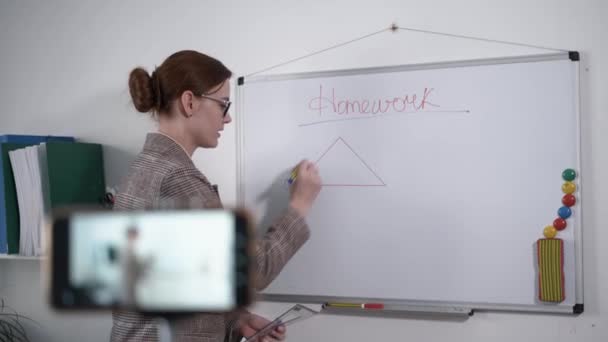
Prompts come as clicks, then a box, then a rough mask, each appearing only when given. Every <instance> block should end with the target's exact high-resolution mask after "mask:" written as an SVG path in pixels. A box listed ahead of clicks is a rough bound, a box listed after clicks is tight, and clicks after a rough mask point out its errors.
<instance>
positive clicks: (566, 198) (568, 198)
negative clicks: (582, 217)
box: [562, 194, 576, 207]
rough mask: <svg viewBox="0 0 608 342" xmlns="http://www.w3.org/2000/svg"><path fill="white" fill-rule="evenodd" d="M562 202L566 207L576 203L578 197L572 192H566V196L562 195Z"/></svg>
mask: <svg viewBox="0 0 608 342" xmlns="http://www.w3.org/2000/svg"><path fill="white" fill-rule="evenodd" d="M562 204H563V205H565V206H566V207H572V206H574V205H575V204H576V197H574V195H572V194H565V195H564V197H562Z"/></svg>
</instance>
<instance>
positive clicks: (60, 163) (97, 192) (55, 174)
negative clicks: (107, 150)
mask: <svg viewBox="0 0 608 342" xmlns="http://www.w3.org/2000/svg"><path fill="white" fill-rule="evenodd" d="M46 159H47V167H48V186H49V199H50V206H51V209H53V208H56V207H61V206H66V205H101V200H102V198H103V196H104V194H105V191H106V183H105V178H104V169H103V152H102V147H101V145H99V144H89V143H64V142H49V143H46Z"/></svg>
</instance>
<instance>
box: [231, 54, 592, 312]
mask: <svg viewBox="0 0 608 342" xmlns="http://www.w3.org/2000/svg"><path fill="white" fill-rule="evenodd" d="M237 96H238V98H237V99H238V113H237V124H238V129H239V139H240V141H239V166H240V170H239V175H238V178H239V179H238V183H239V199H240V201H241V203H243V204H245V205H247V206H248V207H249V208H251V209H254V211H255V213H256V215H257V217H259V218H260V227H263V228H266V227H267V226H268V223H270V222H271V220H270V218H271V217H276V215H277V214H278V213H279V212H280V211H281V210H282V209H284V207H285V205H286V203H287V198H288V191H289V189H288V187H287V185H286V179H287V178H288V176H289V171H290V170H289V168H290V167H291V166H292V165H295V164H296V163H297V162H298V161H300V160H301V159H303V158H307V159H310V160H313V161H317V162H318V165H319V168H320V172H321V176H322V178H323V184H324V186H323V189H322V191H321V194H320V195H319V198H318V200H317V202H316V203H315V206H314V208H313V210H312V212H311V214H310V216H309V218H308V222H309V225H310V228H311V230H312V234H311V238H310V240H309V241H308V242H307V243H306V244H305V246H304V247H303V248H302V249H301V250H300V251H299V252H298V253H297V254H296V255H295V257H294V258H293V259H292V260H291V261H290V262H289V263H288V265H287V266H286V268H285V269H284V270H283V271H282V273H281V274H280V275H279V276H278V278H277V279H276V280H275V281H274V282H273V283H272V284H271V285H270V286H269V288H268V289H267V290H266V291H265V293H266V294H278V295H291V296H304V297H309V298H323V299H327V298H375V299H377V298H381V299H387V300H406V301H408V300H409V301H417V302H446V303H474V304H476V305H477V307H481V308H483V307H498V308H500V307H508V306H514V307H517V308H530V307H532V308H539V309H545V310H556V311H559V310H562V309H564V308H566V310H571V309H572V307H573V305H575V304H577V303H581V301H582V286H580V284H578V281H577V280H578V278H577V275H580V274H581V272H582V269H579V268H580V267H579V266H578V264H579V263H580V258H579V257H577V254H580V248H579V247H578V244H579V243H580V217H581V215H580V205H579V204H577V206H575V207H574V208H573V215H572V217H571V218H569V219H568V227H567V229H565V230H564V231H561V232H559V235H558V237H559V238H561V239H563V240H564V246H565V260H564V271H565V275H566V282H565V290H566V300H565V301H564V302H562V303H561V304H559V305H545V304H542V303H540V302H538V300H537V281H536V279H537V273H536V268H535V262H536V259H535V248H534V244H535V242H536V240H537V239H539V238H542V237H543V228H544V227H545V226H546V225H550V224H551V223H552V222H553V220H554V219H555V218H556V217H557V210H558V208H559V207H560V206H561V205H562V204H561V198H562V196H563V193H562V191H561V185H562V183H563V180H562V179H561V173H562V171H563V170H564V169H566V168H573V169H575V170H578V171H579V174H580V161H579V115H578V63H576V62H572V61H571V60H570V59H569V58H568V55H567V54H557V55H556V54H553V55H545V56H528V57H518V58H509V59H504V60H479V61H469V62H454V63H443V64H432V65H414V66H402V67H389V68H378V69H365V70H350V71H335V72H323V73H311V74H296V75H275V76H261V77H255V78H249V79H245V80H244V84H241V85H239V86H238V88H237ZM366 101H367V104H366ZM377 101H380V102H377ZM379 103H380V104H381V106H380V107H378V104H379ZM373 111H377V113H375V114H374V113H373ZM576 183H577V185H579V186H580V178H577V179H576ZM576 195H577V198H580V189H579V190H578V191H577V193H576ZM577 285H578V286H579V288H577ZM541 307H542V308H541Z"/></svg>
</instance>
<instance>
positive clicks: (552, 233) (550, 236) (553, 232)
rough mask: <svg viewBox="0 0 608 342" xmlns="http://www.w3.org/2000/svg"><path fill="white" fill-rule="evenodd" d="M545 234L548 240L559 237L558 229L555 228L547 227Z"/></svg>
mask: <svg viewBox="0 0 608 342" xmlns="http://www.w3.org/2000/svg"><path fill="white" fill-rule="evenodd" d="M543 234H544V235H545V237H546V238H547V239H553V238H554V237H555V235H557V229H555V227H553V226H546V227H545V230H544V231H543Z"/></svg>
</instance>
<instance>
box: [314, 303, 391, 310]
mask: <svg viewBox="0 0 608 342" xmlns="http://www.w3.org/2000/svg"><path fill="white" fill-rule="evenodd" d="M323 307H325V308H355V309H371V310H381V309H384V304H382V303H361V304H357V303H325V305H323Z"/></svg>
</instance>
